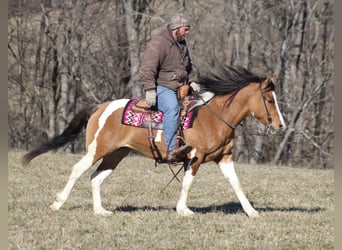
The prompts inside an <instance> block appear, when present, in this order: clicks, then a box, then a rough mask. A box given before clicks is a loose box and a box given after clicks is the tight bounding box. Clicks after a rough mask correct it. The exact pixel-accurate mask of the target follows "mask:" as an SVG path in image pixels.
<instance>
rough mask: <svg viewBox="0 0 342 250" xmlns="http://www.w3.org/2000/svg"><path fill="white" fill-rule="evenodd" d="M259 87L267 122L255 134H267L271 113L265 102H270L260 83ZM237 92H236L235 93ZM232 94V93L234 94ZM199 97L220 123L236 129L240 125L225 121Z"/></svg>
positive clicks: (270, 122)
mask: <svg viewBox="0 0 342 250" xmlns="http://www.w3.org/2000/svg"><path fill="white" fill-rule="evenodd" d="M259 89H260V94H261V97H262V100H263V103H264V107H265V110H266V116H267V124H266V126H265V131H264V132H263V133H262V134H260V133H256V134H257V135H269V134H270V130H271V128H272V117H271V114H270V111H269V110H268V107H267V104H266V102H271V101H267V99H266V95H265V92H264V91H263V90H262V88H261V83H260V85H259ZM235 94H237V92H236V93H235ZM235 94H234V95H235ZM199 97H200V98H201V100H202V101H203V103H204V105H205V106H206V107H207V108H208V109H209V111H210V112H211V113H212V114H213V115H214V116H215V117H216V118H217V119H219V120H220V121H221V122H222V123H224V124H225V125H226V126H227V127H229V128H231V129H238V126H241V127H242V125H240V124H238V125H237V126H234V125H232V124H231V123H229V122H227V121H225V120H224V119H223V118H222V117H220V116H219V115H218V114H217V113H216V112H215V111H214V110H213V109H212V108H211V107H210V106H209V105H208V103H209V102H208V101H204V99H203V98H202V97H201V96H199ZM232 101H233V98H232V99H231V100H230V102H232Z"/></svg>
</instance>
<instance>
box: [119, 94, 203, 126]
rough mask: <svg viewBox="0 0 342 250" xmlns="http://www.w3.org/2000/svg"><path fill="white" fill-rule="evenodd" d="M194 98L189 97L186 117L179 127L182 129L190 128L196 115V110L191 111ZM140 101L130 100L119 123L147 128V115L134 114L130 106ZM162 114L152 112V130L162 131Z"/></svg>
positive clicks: (142, 113)
mask: <svg viewBox="0 0 342 250" xmlns="http://www.w3.org/2000/svg"><path fill="white" fill-rule="evenodd" d="M195 99H196V98H195V97H190V104H189V105H188V110H189V109H190V111H187V113H186V116H185V117H184V118H183V120H182V122H181V126H182V128H183V129H188V128H191V127H192V123H193V121H194V119H195V117H196V115H197V110H198V109H191V107H193V106H194V105H195V103H196V101H195ZM139 100H140V99H138V98H134V99H132V100H130V101H129V102H128V103H127V104H126V107H125V108H124V111H123V113H122V118H121V123H122V124H124V125H130V126H135V127H139V128H148V116H149V114H148V113H146V112H134V111H133V110H132V106H133V105H134V104H136V103H137V102H138V101H139ZM163 116H164V115H163V113H162V112H160V111H152V112H151V119H152V128H154V129H163Z"/></svg>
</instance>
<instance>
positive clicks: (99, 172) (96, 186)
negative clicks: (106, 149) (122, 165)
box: [91, 148, 131, 215]
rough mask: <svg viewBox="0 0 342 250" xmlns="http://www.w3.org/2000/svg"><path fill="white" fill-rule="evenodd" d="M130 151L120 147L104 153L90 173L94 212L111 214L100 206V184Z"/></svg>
mask: <svg viewBox="0 0 342 250" xmlns="http://www.w3.org/2000/svg"><path fill="white" fill-rule="evenodd" d="M130 151H131V150H130V149H129V148H120V149H118V150H116V151H114V152H112V153H111V154H109V155H106V156H105V157H104V158H103V161H102V162H101V164H100V165H99V167H98V168H97V169H96V171H95V172H94V173H93V174H92V175H91V186H92V191H93V206H94V214H99V215H111V214H112V213H113V212H112V211H108V210H106V209H104V208H103V206H102V202H101V191H100V186H101V184H102V183H103V181H104V180H105V179H106V178H107V177H108V176H109V175H110V174H111V173H112V172H113V170H114V169H115V168H116V166H117V165H118V164H119V162H120V161H121V160H122V159H123V158H124V157H125V156H127V154H128V153H129V152H130Z"/></svg>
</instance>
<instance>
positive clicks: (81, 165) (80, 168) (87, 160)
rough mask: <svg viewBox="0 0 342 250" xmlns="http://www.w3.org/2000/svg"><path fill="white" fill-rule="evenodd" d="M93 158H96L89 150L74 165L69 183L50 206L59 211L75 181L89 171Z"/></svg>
mask: <svg viewBox="0 0 342 250" xmlns="http://www.w3.org/2000/svg"><path fill="white" fill-rule="evenodd" d="M93 160H94V157H93V153H91V152H88V153H87V154H86V155H85V156H83V158H82V159H81V160H80V161H79V162H77V163H76V164H75V165H74V166H73V168H72V172H71V174H70V176H69V180H68V182H67V184H66V185H65V187H64V189H63V191H62V192H60V193H58V194H57V199H56V201H54V202H53V203H52V205H51V206H50V208H51V209H52V210H53V211H58V210H59V209H60V208H61V207H62V206H63V204H64V203H65V202H66V201H67V199H68V197H69V195H70V192H71V190H72V188H73V186H74V185H75V182H76V181H77V180H78V178H80V177H81V176H82V174H83V173H84V172H85V171H87V170H88V169H89V168H90V167H91V166H92V165H93Z"/></svg>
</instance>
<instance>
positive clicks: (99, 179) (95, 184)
mask: <svg viewBox="0 0 342 250" xmlns="http://www.w3.org/2000/svg"><path fill="white" fill-rule="evenodd" d="M112 172H113V170H112V169H107V170H104V171H101V172H99V173H98V174H97V175H96V176H95V177H94V178H93V179H92V180H91V186H92V191H93V205H94V214H99V215H111V214H113V212H111V211H108V210H106V209H104V208H103V207H102V202H101V191H100V186H101V184H102V183H103V181H104V180H105V179H106V178H107V177H108V176H109V175H110V174H111V173H112Z"/></svg>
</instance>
